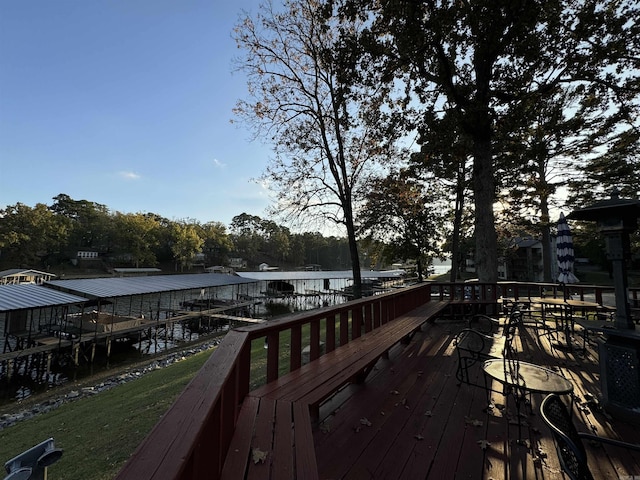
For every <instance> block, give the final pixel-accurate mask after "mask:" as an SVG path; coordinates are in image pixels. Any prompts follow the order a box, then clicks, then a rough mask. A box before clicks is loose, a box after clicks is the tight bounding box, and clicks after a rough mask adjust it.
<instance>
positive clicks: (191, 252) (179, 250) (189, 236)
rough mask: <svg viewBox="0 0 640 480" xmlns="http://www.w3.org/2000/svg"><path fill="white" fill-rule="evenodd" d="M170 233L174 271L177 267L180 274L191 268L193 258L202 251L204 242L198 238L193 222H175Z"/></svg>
mask: <svg viewBox="0 0 640 480" xmlns="http://www.w3.org/2000/svg"><path fill="white" fill-rule="evenodd" d="M171 233H172V237H173V243H172V245H171V251H172V252H173V257H174V259H175V261H176V270H177V269H178V265H179V266H180V271H181V272H182V271H184V269H185V267H187V268H191V262H192V261H193V258H194V256H195V255H196V254H197V253H200V252H201V251H202V245H204V240H203V239H202V237H200V234H199V232H198V226H197V224H195V223H193V222H187V221H183V222H176V223H174V224H173V225H172V228H171Z"/></svg>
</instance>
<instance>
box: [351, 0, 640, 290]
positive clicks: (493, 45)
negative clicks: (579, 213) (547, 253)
mask: <svg viewBox="0 0 640 480" xmlns="http://www.w3.org/2000/svg"><path fill="white" fill-rule="evenodd" d="M343 3H344V4H345V5H346V6H348V7H349V8H346V9H344V10H343V12H345V14H346V15H348V16H350V17H351V18H353V12H357V13H358V14H359V15H362V14H363V13H362V12H363V11H364V9H365V8H370V9H371V12H373V17H370V18H371V19H372V20H371V34H370V35H368V36H367V37H366V38H369V39H372V38H373V39H376V40H378V42H377V43H376V46H375V48H376V49H378V50H380V49H384V51H385V53H386V60H387V62H386V64H385V66H384V67H383V68H384V69H386V70H387V71H390V72H394V74H395V75H397V76H402V77H403V79H406V80H407V81H408V82H409V84H410V85H411V87H412V91H413V92H414V94H415V95H416V96H417V98H418V100H419V101H420V102H421V103H423V104H424V105H426V107H425V108H426V109H429V110H432V111H436V110H439V111H440V112H447V113H450V114H452V115H455V116H456V117H457V122H458V125H459V126H460V129H461V132H462V133H463V134H464V135H466V136H467V137H468V138H469V139H470V142H471V145H472V147H471V148H472V155H473V160H474V161H473V174H472V178H473V192H474V202H475V230H476V231H475V237H476V258H475V260H476V266H477V270H478V276H479V278H480V279H481V280H483V281H495V280H496V279H497V236H496V230H495V215H494V202H495V200H496V195H495V194H496V187H497V182H496V175H495V164H494V155H495V151H496V147H497V146H496V145H495V142H496V139H497V137H498V136H497V135H496V133H497V132H498V131H499V130H500V129H501V128H511V127H513V124H512V123H511V124H510V123H507V124H506V125H505V124H503V123H502V118H503V116H504V114H505V112H507V111H510V114H511V115H512V118H518V117H517V116H513V112H514V111H516V110H517V109H519V108H527V107H528V106H529V104H530V103H529V101H528V100H529V99H531V98H536V97H537V96H540V95H545V94H546V93H547V92H550V91H553V90H554V89H555V88H556V87H558V86H560V85H567V84H574V85H580V86H581V87H582V89H583V93H584V97H585V98H589V97H590V96H601V97H606V99H607V100H608V101H609V102H610V105H611V106H612V108H611V109H610V111H609V116H610V117H611V118H614V117H615V116H616V115H618V116H619V115H626V114H628V112H629V111H631V110H632V108H633V101H634V100H633V99H634V98H635V95H636V94H637V93H634V89H637V84H638V69H637V63H638V58H640V55H639V54H638V52H639V48H638V47H639V42H640V41H639V37H640V35H638V33H639V32H638V28H639V27H638V25H637V19H638V18H640V11H639V9H640V7H639V6H638V4H637V2H635V1H633V0H622V1H618V0H587V1H582V0H556V1H552V2H540V1H536V0H518V1H513V0H480V1H473V2H471V1H467V0H462V1H455V2H454V1H442V2H437V1H434V0H427V1H424V2H415V1H413V0H392V1H388V2H377V1H375V0H344V1H343ZM354 7H355V8H354ZM636 92H637V90H636ZM429 118H430V116H425V119H426V120H429ZM528 118H529V117H527V116H526V115H524V116H523V117H522V119H523V121H527V120H528Z"/></svg>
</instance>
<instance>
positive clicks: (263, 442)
mask: <svg viewBox="0 0 640 480" xmlns="http://www.w3.org/2000/svg"><path fill="white" fill-rule="evenodd" d="M472 285H473V288H472V292H474V293H472V294H471V298H468V289H467V290H466V291H467V294H465V293H463V292H464V291H465V288H466V287H467V286H468V284H440V285H434V284H422V285H418V286H415V287H411V288H407V289H402V290H399V291H398V292H394V293H392V294H385V295H379V296H374V297H369V298H367V299H363V300H357V301H353V302H349V303H347V304H343V305H339V306H336V307H331V308H325V309H319V310H314V311H311V312H306V313H301V314H296V315H292V316H289V317H286V318H283V319H281V320H275V321H272V322H268V323H266V324H263V325H258V326H251V327H241V328H236V329H234V330H232V331H230V332H229V333H228V334H227V336H226V337H225V339H224V341H223V342H222V344H221V345H220V346H219V347H218V348H217V349H216V350H215V351H214V353H213V354H212V356H211V358H210V359H209V360H208V361H207V363H206V364H205V366H204V367H203V369H202V370H201V371H200V372H199V374H198V375H197V376H196V377H195V378H194V380H193V381H192V382H191V383H190V384H189V385H188V387H187V388H186V389H185V391H184V392H183V394H182V395H181V397H179V399H178V400H177V401H176V402H175V403H174V405H173V406H172V407H171V409H170V410H169V411H168V412H167V414H166V415H165V416H164V417H163V418H162V419H161V421H160V422H159V423H158V424H157V425H156V427H155V428H154V430H153V431H152V432H151V433H150V434H149V436H148V437H147V438H146V439H145V441H144V442H143V443H142V444H141V445H140V446H139V447H138V449H137V450H136V452H135V453H134V454H133V456H132V458H131V459H130V460H129V461H128V462H127V463H126V465H125V466H124V467H123V469H122V470H121V472H120V473H119V475H118V477H117V478H118V479H121V480H122V479H136V480H138V479H199V478H239V479H244V478H260V479H265V478H292V479H293V478H304V479H307V478H309V479H313V478H326V479H333V478H354V479H355V478H406V479H415V478H425V479H426V478H433V479H448V478H472V479H479V478H484V479H500V478H522V479H524V478H527V479H528V478H542V479H561V478H564V477H563V474H562V473H561V469H560V464H559V462H558V459H557V456H556V454H555V448H554V444H553V440H552V437H551V433H550V432H549V430H548V428H547V427H546V426H545V425H544V424H543V423H542V421H541V419H540V418H539V415H536V414H535V413H536V411H537V408H538V406H539V404H540V402H541V400H542V397H541V395H540V394H533V395H532V396H531V405H530V406H529V407H527V409H525V410H526V414H527V418H526V419H524V420H523V419H520V421H518V422H516V420H517V419H515V418H514V408H513V405H512V404H511V403H512V402H511V403H510V401H509V397H504V396H502V395H501V394H497V393H495V392H493V393H491V394H490V396H489V395H488V393H487V391H486V390H484V389H482V388H479V387H477V386H472V385H466V384H460V383H459V382H458V381H457V379H456V375H455V372H456V368H457V356H456V354H455V345H454V338H455V335H456V334H457V333H458V332H459V331H460V330H461V329H462V328H464V327H466V326H467V324H466V322H465V321H463V320H462V318H461V315H462V314H465V313H467V311H466V309H465V310H464V311H460V310H458V307H457V305H469V306H470V309H471V310H472V311H475V310H476V308H480V309H484V310H486V309H487V308H490V309H496V313H497V311H498V309H499V308H500V303H499V299H500V298H501V297H507V296H508V297H511V298H515V299H518V298H519V297H527V296H531V295H534V294H535V292H536V289H538V292H539V291H540V289H541V288H542V287H541V286H539V285H537V286H535V285H523V284H500V285H495V284H493V285H479V284H472ZM553 288H554V287H553V286H546V292H548V293H549V292H552V291H553ZM590 288H591V289H592V291H589V289H590ZM577 292H578V295H579V296H580V297H583V296H594V297H595V298H596V299H598V298H599V299H600V301H602V290H599V289H596V288H595V287H580V288H578V289H577ZM458 293H460V296H459V297H457V295H458ZM561 295H562V293H561ZM474 300H476V301H477V302H476V306H474ZM452 305H456V306H454V307H453V308H451V306H452ZM536 328H537V327H536V326H535V324H530V325H529V326H526V327H523V328H522V329H521V331H520V332H519V335H518V338H517V341H516V343H517V345H516V348H517V349H518V351H519V357H520V358H521V360H523V361H528V362H532V363H535V364H537V365H542V366H545V367H547V368H549V369H552V370H554V371H556V372H558V373H561V374H562V375H563V376H565V377H566V378H568V379H570V380H571V382H573V383H574V394H575V397H574V399H573V405H574V420H575V422H576V424H577V425H578V428H579V429H582V430H589V431H596V432H597V433H598V434H599V435H603V436H607V437H610V438H617V439H620V440H625V441H628V442H635V443H640V433H639V431H638V429H637V428H634V427H633V426H631V425H629V424H626V423H624V422H616V421H615V419H613V418H611V417H609V416H608V415H607V414H605V413H604V412H602V411H600V409H599V405H598V402H597V399H598V395H599V389H600V387H599V378H598V371H599V370H598V366H597V358H598V357H597V353H596V352H595V350H594V349H593V347H592V346H591V345H588V346H587V349H586V350H585V351H582V350H581V351H580V352H577V351H561V350H558V349H556V348H554V347H553V344H552V342H551V341H550V338H549V336H546V335H539V332H538V331H537V329H536ZM265 338H266V344H267V346H268V348H267V350H266V351H267V362H266V374H265V375H266V382H265V383H263V384H261V385H252V378H253V377H252V372H251V368H252V358H251V355H252V345H253V346H255V344H256V343H258V344H260V345H263V344H264V343H265ZM307 342H308V343H309V345H310V362H309V363H308V364H306V365H303V356H302V350H303V347H304V344H305V343H307ZM254 351H255V349H254ZM469 375H476V382H472V383H476V384H481V383H482V380H481V378H482V377H481V376H482V371H481V370H480V368H477V369H476V370H475V371H470V372H469ZM492 390H500V387H499V386H492ZM522 426H523V427H524V428H525V434H523V437H524V438H526V441H525V442H524V444H520V443H516V442H514V441H512V440H513V439H515V438H517V435H518V433H517V429H518V428H519V427H522ZM588 448H589V449H590V451H589V452H588V453H589V461H590V462H593V465H591V464H590V467H591V470H592V471H593V472H594V476H596V478H619V479H624V478H630V476H631V475H634V474H635V475H638V473H640V457H638V456H636V455H634V454H633V453H627V452H626V451H619V449H615V448H606V449H595V448H593V449H592V448H591V447H588Z"/></svg>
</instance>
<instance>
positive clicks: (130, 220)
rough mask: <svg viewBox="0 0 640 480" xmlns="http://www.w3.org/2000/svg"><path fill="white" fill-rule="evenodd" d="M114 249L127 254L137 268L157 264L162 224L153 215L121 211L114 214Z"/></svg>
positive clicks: (118, 252) (121, 253)
mask: <svg viewBox="0 0 640 480" xmlns="http://www.w3.org/2000/svg"><path fill="white" fill-rule="evenodd" d="M111 221H112V225H113V231H114V250H116V252H115V253H117V254H120V255H123V254H124V255H127V256H130V258H131V263H133V265H135V267H136V268H138V267H140V266H141V265H143V266H147V267H150V266H155V265H156V264H157V263H158V262H157V257H156V253H155V252H156V251H157V250H158V247H159V245H160V240H159V236H160V224H159V223H158V221H157V220H156V218H155V217H154V216H152V215H146V214H142V213H120V212H116V213H115V214H114V215H112V219H111Z"/></svg>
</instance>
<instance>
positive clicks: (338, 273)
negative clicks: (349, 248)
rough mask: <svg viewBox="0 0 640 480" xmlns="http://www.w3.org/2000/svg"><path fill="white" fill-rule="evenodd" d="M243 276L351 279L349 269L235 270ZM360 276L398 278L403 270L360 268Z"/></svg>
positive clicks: (290, 278)
mask: <svg viewBox="0 0 640 480" xmlns="http://www.w3.org/2000/svg"><path fill="white" fill-rule="evenodd" d="M236 273H237V274H238V275H240V276H241V277H244V278H251V279H253V280H323V279H331V280H334V279H352V278H353V273H352V272H351V270H320V271H317V270H315V271H314V270H310V271H306V270H305V271H293V272H291V271H289V272H287V271H280V270H273V271H267V272H236ZM360 273H361V275H362V278H400V277H402V275H404V274H405V273H406V272H405V271H404V270H399V269H398V270H362V271H361V272H360Z"/></svg>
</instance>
